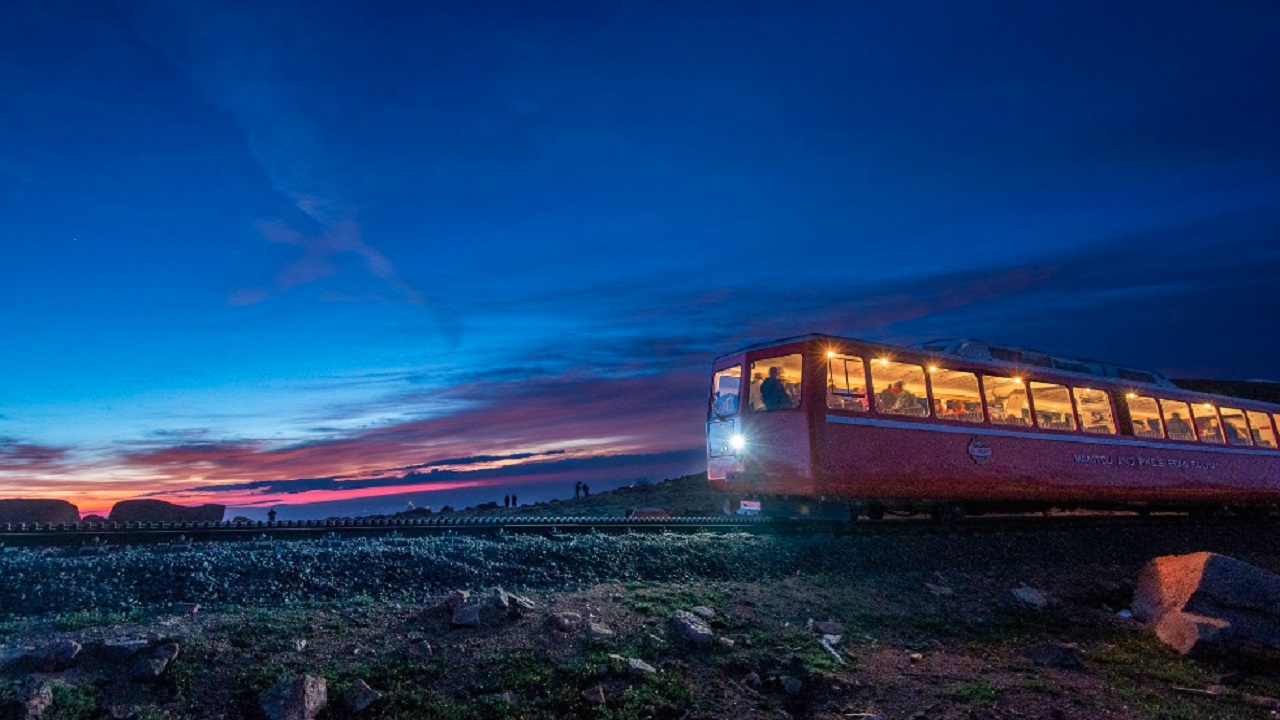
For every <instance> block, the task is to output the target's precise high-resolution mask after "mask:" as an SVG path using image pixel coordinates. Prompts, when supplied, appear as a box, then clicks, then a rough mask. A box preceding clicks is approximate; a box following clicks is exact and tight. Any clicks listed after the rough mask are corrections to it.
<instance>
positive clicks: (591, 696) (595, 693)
mask: <svg viewBox="0 0 1280 720" xmlns="http://www.w3.org/2000/svg"><path fill="white" fill-rule="evenodd" d="M582 697H584V698H586V699H587V702H589V703H591V704H592V705H603V704H604V686H603V685H596V686H595V687H593V688H591V689H589V690H585V691H583V693H582Z"/></svg>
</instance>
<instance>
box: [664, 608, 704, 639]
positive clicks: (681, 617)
mask: <svg viewBox="0 0 1280 720" xmlns="http://www.w3.org/2000/svg"><path fill="white" fill-rule="evenodd" d="M671 624H672V626H673V627H674V628H675V630H676V632H677V633H679V635H680V637H682V638H684V639H685V640H688V641H689V642H691V643H693V644H694V645H697V646H699V647H707V646H709V645H711V643H712V641H714V640H715V634H714V633H712V632H711V627H710V626H709V625H707V623H706V621H705V620H703V619H702V618H700V617H698V616H697V615H694V614H693V613H691V612H688V611H687V610H677V611H676V614H675V617H673V618H672V619H671Z"/></svg>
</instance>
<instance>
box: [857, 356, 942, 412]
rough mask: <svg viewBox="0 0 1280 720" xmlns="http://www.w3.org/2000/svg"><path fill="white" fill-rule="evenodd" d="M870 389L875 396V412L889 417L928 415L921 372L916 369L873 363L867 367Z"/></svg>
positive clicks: (915, 367) (908, 365)
mask: <svg viewBox="0 0 1280 720" xmlns="http://www.w3.org/2000/svg"><path fill="white" fill-rule="evenodd" d="M871 385H872V387H873V388H874V390H875V393H876V410H878V411H880V412H882V413H888V414H890V415H911V416H913V417H926V416H928V415H929V393H928V390H927V388H926V387H925V379H924V368H922V367H920V366H919V365H912V364H910V363H899V362H892V361H890V360H885V359H880V360H875V361H873V362H872V363H871Z"/></svg>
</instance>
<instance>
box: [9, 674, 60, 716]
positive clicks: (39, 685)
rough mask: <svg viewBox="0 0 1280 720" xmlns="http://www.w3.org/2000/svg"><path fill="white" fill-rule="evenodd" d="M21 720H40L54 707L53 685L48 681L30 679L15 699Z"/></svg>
mask: <svg viewBox="0 0 1280 720" xmlns="http://www.w3.org/2000/svg"><path fill="white" fill-rule="evenodd" d="M14 702H15V703H16V705H17V711H18V712H17V717H18V719H19V720H40V718H42V717H44V714H45V712H46V711H48V710H49V708H50V707H51V706H52V705H53V685H52V684H50V683H49V681H48V680H37V679H36V678H30V679H28V680H27V682H26V684H24V685H23V686H22V689H21V690H19V691H18V695H17V697H15V698H14Z"/></svg>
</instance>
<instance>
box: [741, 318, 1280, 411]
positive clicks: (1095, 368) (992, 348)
mask: <svg viewBox="0 0 1280 720" xmlns="http://www.w3.org/2000/svg"><path fill="white" fill-rule="evenodd" d="M817 340H825V341H829V342H849V343H857V344H859V345H866V346H870V347H875V348H884V349H886V350H889V351H892V350H910V351H915V352H919V353H926V354H934V355H951V356H953V357H957V358H962V359H966V360H974V361H977V362H981V363H984V364H991V365H995V366H997V367H1000V366H1004V367H1008V368H1010V369H1011V370H1014V371H1026V370H1028V369H1031V368H1037V367H1038V368H1044V369H1046V370H1052V371H1053V372H1055V373H1063V374H1067V375H1075V376H1081V377H1092V378H1101V379H1104V380H1110V381H1112V382H1120V383H1126V384H1129V385H1133V386H1135V387H1136V386H1142V385H1145V386H1150V387H1156V388H1160V389H1162V390H1172V391H1175V392H1178V393H1182V394H1192V393H1193V394H1196V395H1202V396H1203V395H1210V396H1213V397H1215V398H1222V399H1226V400H1233V401H1238V400H1245V401H1246V402H1253V403H1265V404H1272V405H1274V404H1277V403H1276V402H1275V401H1272V400H1269V399H1266V400H1264V399H1262V398H1260V397H1258V396H1257V394H1256V393H1249V394H1250V395H1253V397H1241V395H1240V394H1234V393H1232V394H1224V392H1223V391H1224V390H1225V391H1226V392H1228V393H1229V392H1231V391H1230V390H1229V389H1227V387H1228V386H1229V385H1230V383H1227V382H1223V383H1220V384H1217V383H1212V382H1210V381H1199V382H1198V383H1196V384H1195V386H1194V387H1191V386H1184V385H1178V384H1177V383H1175V382H1174V381H1172V380H1170V379H1169V378H1167V377H1165V376H1164V375H1161V374H1160V373H1158V372H1155V371H1153V370H1137V369H1134V368H1130V367H1125V366H1122V365H1116V364H1114V363H1106V362H1101V361H1098V360H1089V359H1085V358H1076V357H1068V356H1063V355H1051V354H1049V353H1046V352H1041V351H1039V350H1029V349H1026V348H1014V347H1009V346H1005V345H992V344H990V343H987V342H984V341H981V340H968V339H965V340H955V339H943V340H929V341H927V342H923V343H917V344H915V345H910V346H902V345H892V344H889V343H882V342H874V341H870V340H859V339H857V338H847V337H838V336H835V335H827V334H824V333H809V334H807V335H797V336H795V337H788V338H782V339H779V340H771V341H769V342H762V343H756V344H754V345H748V346H747V347H744V348H741V349H739V350H737V351H735V352H732V353H727V354H725V355H721V356H720V357H718V358H716V360H717V361H719V360H721V359H723V358H727V357H731V356H733V355H741V354H743V353H747V352H754V351H757V350H766V349H768V348H771V347H777V346H781V345H791V344H794V343H799V342H811V341H817ZM1215 384H1217V385H1218V387H1220V388H1222V389H1220V390H1219V389H1217V388H1215V389H1210V387H1212V386H1213V385H1215ZM1188 385H1190V383H1189V384H1188ZM1242 394H1243V393H1242Z"/></svg>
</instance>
